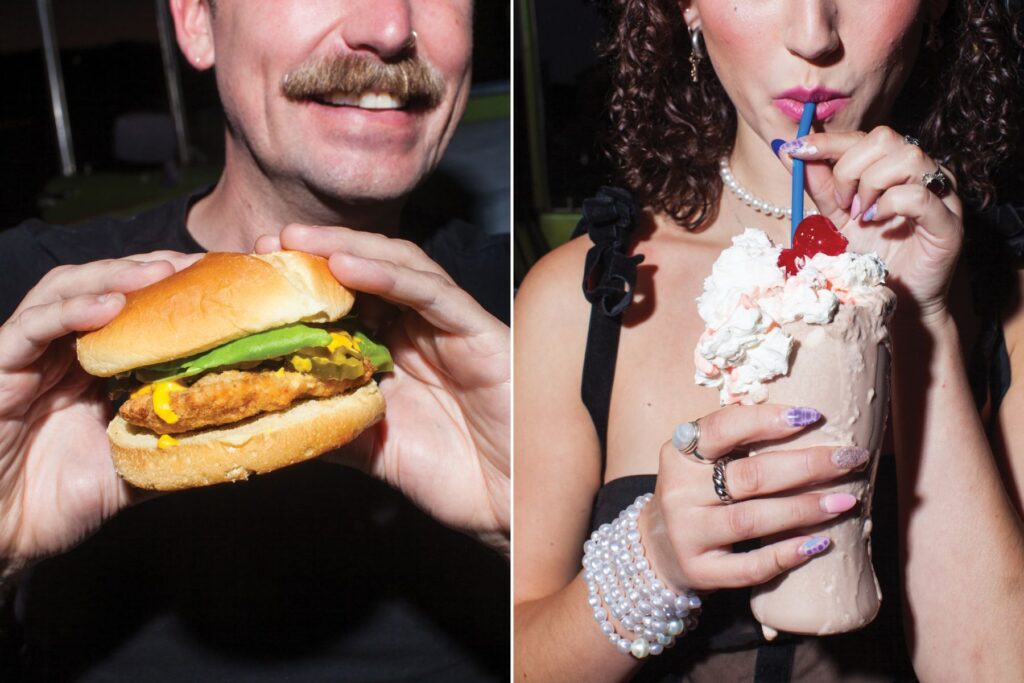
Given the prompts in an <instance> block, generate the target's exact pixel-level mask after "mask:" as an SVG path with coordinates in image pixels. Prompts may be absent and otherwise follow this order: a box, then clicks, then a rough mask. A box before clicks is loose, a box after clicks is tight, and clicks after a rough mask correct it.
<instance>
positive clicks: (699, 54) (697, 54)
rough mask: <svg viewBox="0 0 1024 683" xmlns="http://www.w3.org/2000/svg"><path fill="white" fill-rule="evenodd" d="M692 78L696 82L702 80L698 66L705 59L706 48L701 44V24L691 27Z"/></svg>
mask: <svg viewBox="0 0 1024 683" xmlns="http://www.w3.org/2000/svg"><path fill="white" fill-rule="evenodd" d="M690 46H691V47H690V80H691V81H693V82H694V83H696V82H697V81H698V80H700V76H699V74H698V71H697V70H698V68H699V67H700V61H701V60H702V59H704V50H703V49H702V48H701V46H700V26H697V27H695V28H692V29H690Z"/></svg>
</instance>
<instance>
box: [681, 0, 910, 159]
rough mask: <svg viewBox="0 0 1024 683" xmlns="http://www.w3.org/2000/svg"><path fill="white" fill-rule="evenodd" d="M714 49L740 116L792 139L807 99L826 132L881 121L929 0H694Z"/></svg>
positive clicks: (690, 16) (692, 8) (691, 17)
mask: <svg viewBox="0 0 1024 683" xmlns="http://www.w3.org/2000/svg"><path fill="white" fill-rule="evenodd" d="M683 7H684V9H685V10H686V12H685V18H686V21H687V24H688V25H690V26H693V25H695V24H699V25H700V27H701V30H702V32H703V34H704V42H705V45H706V46H707V49H706V52H707V55H708V56H709V57H710V59H711V62H712V64H713V65H714V68H715V72H716V73H717V74H718V77H719V79H720V80H721V82H722V85H723V86H724V87H725V90H726V92H727V93H728V95H729V97H730V99H731V100H732V102H733V104H734V105H735V107H736V111H737V114H738V115H739V117H740V118H741V119H742V120H743V121H744V122H746V124H747V125H749V126H750V127H751V128H752V129H753V130H754V131H755V132H757V134H758V135H759V136H760V137H762V138H764V139H765V140H770V139H772V138H787V139H788V138H791V137H792V131H793V128H794V124H795V123H796V122H798V121H799V120H800V113H801V110H802V108H803V103H804V102H805V101H808V100H810V101H814V102H817V110H816V116H815V120H816V121H817V122H820V123H823V124H824V129H825V130H854V129H868V128H871V127H874V126H876V125H878V124H880V123H882V122H883V121H885V120H886V118H887V117H888V114H889V111H890V109H891V108H892V105H893V102H894V101H895V99H896V96H897V95H898V94H899V92H900V90H901V89H902V87H903V84H904V82H905V81H906V79H907V76H908V75H909V74H910V71H911V68H912V66H913V64H914V60H915V58H916V56H917V51H918V47H919V45H920V42H921V33H922V30H921V28H922V26H923V25H924V19H925V13H926V11H927V10H928V9H929V0H692V2H689V3H685V2H684V4H683Z"/></svg>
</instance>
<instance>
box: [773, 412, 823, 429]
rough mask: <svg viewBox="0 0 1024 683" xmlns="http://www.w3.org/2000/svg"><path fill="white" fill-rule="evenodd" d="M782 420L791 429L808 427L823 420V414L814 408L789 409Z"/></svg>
mask: <svg viewBox="0 0 1024 683" xmlns="http://www.w3.org/2000/svg"><path fill="white" fill-rule="evenodd" d="M782 419H783V420H785V421H786V424H788V425H789V426H790V427H806V426H807V425H812V424H814V423H815V422H817V421H818V420H820V419H821V413H819V412H818V411H817V410H815V409H814V408H789V409H787V410H786V412H784V413H783V414H782Z"/></svg>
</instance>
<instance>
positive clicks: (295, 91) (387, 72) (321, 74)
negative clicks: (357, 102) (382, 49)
mask: <svg viewBox="0 0 1024 683" xmlns="http://www.w3.org/2000/svg"><path fill="white" fill-rule="evenodd" d="M281 89H282V91H283V92H284V95H285V97H287V98H288V99H291V100H308V99H317V98H323V97H326V96H327V95H331V94H334V93H340V94H342V95H361V94H364V93H371V92H372V93H386V94H388V95H391V96H392V97H394V98H395V99H397V100H399V101H400V102H402V103H403V104H404V105H406V106H410V105H413V106H421V107H426V108H432V107H436V106H437V105H438V104H440V103H441V98H442V97H443V96H444V78H443V77H442V76H441V74H440V73H439V72H438V71H437V69H435V68H434V67H433V66H431V65H430V64H427V63H426V62H424V61H423V60H422V59H419V58H418V57H408V58H406V59H402V60H400V61H397V62H382V61H380V60H379V59H374V58H371V57H364V56H362V55H354V54H347V55H330V56H326V57H317V58H314V59H311V60H308V61H306V62H305V63H303V64H300V65H299V66H298V67H297V68H295V69H294V70H292V71H290V72H288V73H287V74H286V75H285V77H284V79H283V81H282V83H281Z"/></svg>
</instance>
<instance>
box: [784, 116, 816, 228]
mask: <svg viewBox="0 0 1024 683" xmlns="http://www.w3.org/2000/svg"><path fill="white" fill-rule="evenodd" d="M816 106H817V105H816V104H815V103H814V102H804V111H803V114H802V115H801V116H800V128H799V129H797V132H796V136H797V137H798V138H802V137H803V136H805V135H807V134H808V133H810V132H811V122H813V121H814V108H815V107H816ZM790 203H791V205H792V207H793V218H792V221H791V222H790V228H789V246H793V239H794V238H795V237H796V226H797V225H799V224H800V221H802V220H803V218H804V162H803V161H802V160H800V159H793V197H792V201H791V202H790Z"/></svg>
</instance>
